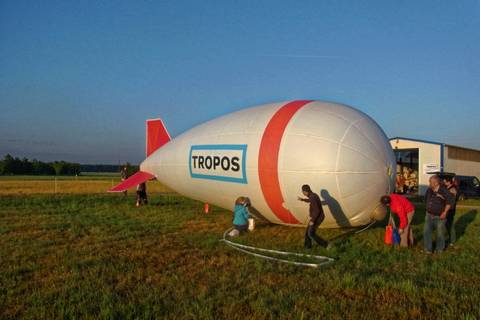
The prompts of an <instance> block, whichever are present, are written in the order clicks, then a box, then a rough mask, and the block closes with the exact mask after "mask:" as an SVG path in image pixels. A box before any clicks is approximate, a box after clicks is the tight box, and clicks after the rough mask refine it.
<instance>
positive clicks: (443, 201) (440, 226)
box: [423, 175, 454, 253]
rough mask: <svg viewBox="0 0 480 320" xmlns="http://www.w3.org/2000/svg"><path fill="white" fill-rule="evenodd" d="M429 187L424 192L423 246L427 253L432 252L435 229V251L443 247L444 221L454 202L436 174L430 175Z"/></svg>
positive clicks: (440, 250)
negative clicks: (434, 231)
mask: <svg viewBox="0 0 480 320" xmlns="http://www.w3.org/2000/svg"><path fill="white" fill-rule="evenodd" d="M429 181H430V187H429V188H428V190H427V192H426V193H425V207H426V211H427V212H426V214H425V226H424V229H423V239H424V247H425V251H426V252H427V253H432V232H433V229H435V230H436V233H437V238H436V241H435V243H436V245H435V247H436V251H437V252H439V253H440V252H442V251H443V250H444V249H445V232H446V230H445V221H446V218H447V213H448V211H449V210H450V208H451V207H452V206H453V204H454V199H453V197H452V194H451V193H450V192H449V191H448V190H447V188H445V186H443V185H442V184H441V181H440V178H439V177H438V176H437V175H434V176H431V177H430V180H429Z"/></svg>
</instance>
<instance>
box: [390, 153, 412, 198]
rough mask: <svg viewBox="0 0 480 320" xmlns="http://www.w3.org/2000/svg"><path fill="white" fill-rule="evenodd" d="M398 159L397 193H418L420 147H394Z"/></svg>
mask: <svg viewBox="0 0 480 320" xmlns="http://www.w3.org/2000/svg"><path fill="white" fill-rule="evenodd" d="M393 151H394V153H395V158H396V160H397V180H396V188H395V189H396V192H397V193H408V194H413V193H418V148H417V149H394V150H393Z"/></svg>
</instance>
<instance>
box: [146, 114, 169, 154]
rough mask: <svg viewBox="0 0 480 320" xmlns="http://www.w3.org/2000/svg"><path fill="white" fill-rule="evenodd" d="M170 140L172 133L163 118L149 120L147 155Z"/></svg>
mask: <svg viewBox="0 0 480 320" xmlns="http://www.w3.org/2000/svg"><path fill="white" fill-rule="evenodd" d="M170 140H171V138H170V135H169V134H168V131H167V128H165V125H164V124H163V122H162V120H161V119H149V120H147V147H146V152H147V157H148V156H149V155H151V154H152V153H154V152H155V150H157V149H158V148H160V147H161V146H163V145H164V144H165V143H167V142H168V141H170Z"/></svg>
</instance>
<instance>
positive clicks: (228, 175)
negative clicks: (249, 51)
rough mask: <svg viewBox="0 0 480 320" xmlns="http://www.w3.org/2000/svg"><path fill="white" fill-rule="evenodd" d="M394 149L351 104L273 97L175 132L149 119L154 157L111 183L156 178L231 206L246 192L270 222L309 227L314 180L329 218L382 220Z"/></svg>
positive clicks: (329, 224)
mask: <svg viewBox="0 0 480 320" xmlns="http://www.w3.org/2000/svg"><path fill="white" fill-rule="evenodd" d="M395 163H396V162H395V158H394V154H393V151H392V148H391V146H390V143H389V141H388V139H387V137H386V135H385V133H384V132H383V130H382V129H381V128H380V127H379V126H378V124H377V123H376V122H375V121H374V120H372V119H371V118H370V117H369V116H367V115H366V114H364V113H363V112H361V111H359V110H356V109H354V108H352V107H349V106H346V105H342V104H336V103H330V102H321V101H310V100H297V101H289V102H281V103H272V104H267V105H261V106H257V107H253V108H248V109H243V110H240V111H238V112H234V113H231V114H227V115H224V116H222V117H219V118H217V119H214V120H211V121H208V122H206V123H203V124H201V125H199V126H197V127H194V128H193V129H190V130H188V131H186V132H185V133H183V134H181V135H179V136H178V137H175V138H174V139H171V137H170V135H169V134H168V132H167V130H166V129H165V127H164V125H163V123H162V121H161V120H160V119H156V120H147V159H145V161H143V162H142V163H141V165H140V171H139V172H137V173H136V174H135V175H133V176H132V177H130V178H129V179H127V180H125V181H124V182H123V183H121V184H119V185H118V186H116V187H115V188H113V189H111V190H110V191H124V190H126V189H128V188H131V187H133V186H135V185H136V184H138V183H141V182H144V181H146V180H149V179H153V178H155V179H157V180H158V181H160V182H161V183H163V184H164V185H166V186H168V187H169V188H171V189H173V190H175V191H177V192H178V193H180V194H182V195H185V196H187V197H189V198H193V199H196V200H200V201H202V202H205V203H210V204H214V205H216V206H218V207H222V208H225V209H228V210H231V209H232V208H233V205H234V201H235V199H237V198H238V197H239V196H246V197H249V198H250V200H251V202H252V206H253V207H254V209H255V211H256V212H258V213H260V214H261V215H262V216H263V217H264V218H265V219H267V220H269V221H270V222H272V223H277V224H283V225H289V226H303V225H306V223H307V222H308V205H305V203H303V202H300V201H298V200H297V196H299V195H301V186H302V185H303V184H309V185H310V186H311V188H312V190H313V191H314V192H316V193H318V194H319V195H320V197H321V199H322V204H323V207H324V211H325V220H324V222H323V223H322V225H321V227H323V228H335V227H349V226H352V227H353V226H361V225H366V224H368V223H370V222H371V221H372V220H373V219H377V220H379V219H383V218H384V216H385V208H384V207H383V206H382V205H381V204H380V201H379V200H380V197H381V196H382V195H384V194H389V193H390V192H392V191H393V188H394V182H395V181H394V180H395V169H396V166H395Z"/></svg>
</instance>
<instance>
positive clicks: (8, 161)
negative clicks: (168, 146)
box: [0, 154, 138, 175]
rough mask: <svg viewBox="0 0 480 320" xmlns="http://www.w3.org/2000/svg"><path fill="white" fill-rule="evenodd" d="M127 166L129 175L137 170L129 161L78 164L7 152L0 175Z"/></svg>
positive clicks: (72, 172)
mask: <svg viewBox="0 0 480 320" xmlns="http://www.w3.org/2000/svg"><path fill="white" fill-rule="evenodd" d="M123 167H127V171H128V173H129V175H131V174H132V173H133V172H135V171H137V170H138V166H132V165H131V164H130V163H128V162H127V163H126V164H122V165H108V164H83V165H82V164H79V163H72V162H66V161H53V162H43V161H39V160H37V159H33V160H29V159H27V158H22V159H20V158H18V157H13V156H11V155H10V154H7V155H6V156H5V157H4V158H3V160H0V175H79V174H80V173H81V172H119V171H120V168H123Z"/></svg>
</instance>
